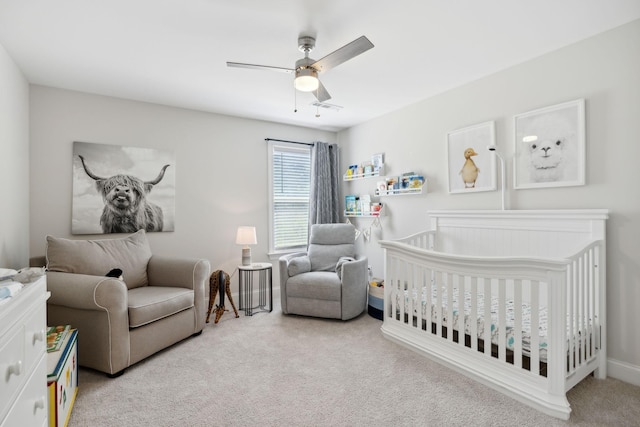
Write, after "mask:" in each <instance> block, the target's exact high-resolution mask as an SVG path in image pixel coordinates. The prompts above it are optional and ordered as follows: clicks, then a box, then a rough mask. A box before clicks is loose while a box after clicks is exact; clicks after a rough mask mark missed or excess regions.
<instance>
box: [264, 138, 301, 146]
mask: <svg viewBox="0 0 640 427" xmlns="http://www.w3.org/2000/svg"><path fill="white" fill-rule="evenodd" d="M264 140H265V141H267V142H269V141H275V142H288V143H290V144H301V145H313V143H312V142H298V141H287V140H285V139H273V138H265V139H264Z"/></svg>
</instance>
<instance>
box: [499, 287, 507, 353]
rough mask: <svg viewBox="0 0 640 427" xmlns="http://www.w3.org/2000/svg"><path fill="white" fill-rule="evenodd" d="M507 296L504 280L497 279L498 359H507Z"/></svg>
mask: <svg viewBox="0 0 640 427" xmlns="http://www.w3.org/2000/svg"><path fill="white" fill-rule="evenodd" d="M506 308H507V297H506V282H505V280H504V279H498V333H499V335H498V359H500V361H502V362H504V361H506V360H507V310H506Z"/></svg>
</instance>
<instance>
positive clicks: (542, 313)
mask: <svg viewBox="0 0 640 427" xmlns="http://www.w3.org/2000/svg"><path fill="white" fill-rule="evenodd" d="M437 291H438V290H437V288H436V286H432V289H431V313H430V317H431V321H432V322H434V323H435V322H437V320H438V310H437V306H436V305H435V304H434V303H433V302H434V301H437V297H438V295H437ZM417 293H418V292H417V290H415V289H414V290H413V307H414V309H413V315H414V316H417V306H418V304H417V303H416V301H417ZM452 294H453V325H454V326H453V329H454V330H456V331H457V330H458V326H459V324H460V323H459V316H460V310H459V307H460V303H459V298H458V288H453V292H452ZM464 294H465V295H464V328H465V334H470V333H471V321H472V319H471V304H472V298H471V297H472V295H471V293H470V292H469V291H467V290H465V292H464ZM404 295H405V301H404V310H405V311H404V312H405V313H408V312H409V291H405V292H404ZM397 296H398V300H397V301H396V304H399V303H400V301H399V297H400V293H398V294H397ZM440 298H441V299H442V309H441V313H442V326H445V327H448V324H449V319H447V316H448V309H447V307H448V302H447V300H448V295H447V288H446V287H443V288H442V290H441V295H440ZM421 300H422V303H421V304H420V305H421V307H422V319H427V295H426V288H423V291H422V298H421ZM484 304H485V301H484V295H482V294H478V296H477V310H476V312H477V320H476V325H477V336H478V338H484V336H485V332H484V331H485V329H484V328H485V321H484V316H483V314H484ZM396 306H397V307H399V305H396ZM498 313H499V304H498V297H497V296H493V297H492V298H491V325H490V327H491V342H492V343H493V344H496V345H497V344H498V343H499V336H500V331H499V327H498V325H499V322H498ZM538 319H539V320H538V322H539V327H538V336H539V337H540V338H539V348H540V352H539V355H540V361H542V362H546V360H547V310H546V307H540V308H539V317H538ZM505 320H506V321H505V324H506V343H507V348H508V349H509V350H514V347H515V346H514V344H515V336H514V327H513V325H514V324H515V309H514V301H513V300H507V301H506V308H505ZM458 332H459V331H458ZM530 351H531V305H530V304H528V303H522V354H524V355H526V356H529V355H530Z"/></svg>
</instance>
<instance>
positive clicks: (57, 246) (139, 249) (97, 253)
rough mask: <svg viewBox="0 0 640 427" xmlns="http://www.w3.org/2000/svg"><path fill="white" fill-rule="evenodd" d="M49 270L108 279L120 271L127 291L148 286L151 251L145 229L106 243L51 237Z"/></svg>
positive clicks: (47, 250) (49, 238)
mask: <svg viewBox="0 0 640 427" xmlns="http://www.w3.org/2000/svg"><path fill="white" fill-rule="evenodd" d="M46 255H47V270H49V271H61V272H63V273H77V274H90V275H93V276H104V275H105V273H106V272H108V271H110V270H112V269H114V268H119V269H121V270H122V271H123V272H124V274H123V276H124V282H125V283H126V285H127V288H129V289H133V288H137V287H140V286H145V285H147V284H148V280H147V264H148V263H149V259H151V248H150V247H149V243H148V242H147V236H146V234H145V231H144V230H139V231H137V232H135V233H134V234H131V235H129V236H127V237H123V238H118V239H102V240H69V239H63V238H59V237H53V236H47V249H46Z"/></svg>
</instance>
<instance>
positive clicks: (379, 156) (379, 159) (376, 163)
mask: <svg viewBox="0 0 640 427" xmlns="http://www.w3.org/2000/svg"><path fill="white" fill-rule="evenodd" d="M371 164H372V165H373V169H374V170H375V169H380V168H381V167H382V165H384V153H376V154H374V155H372V156H371Z"/></svg>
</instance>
